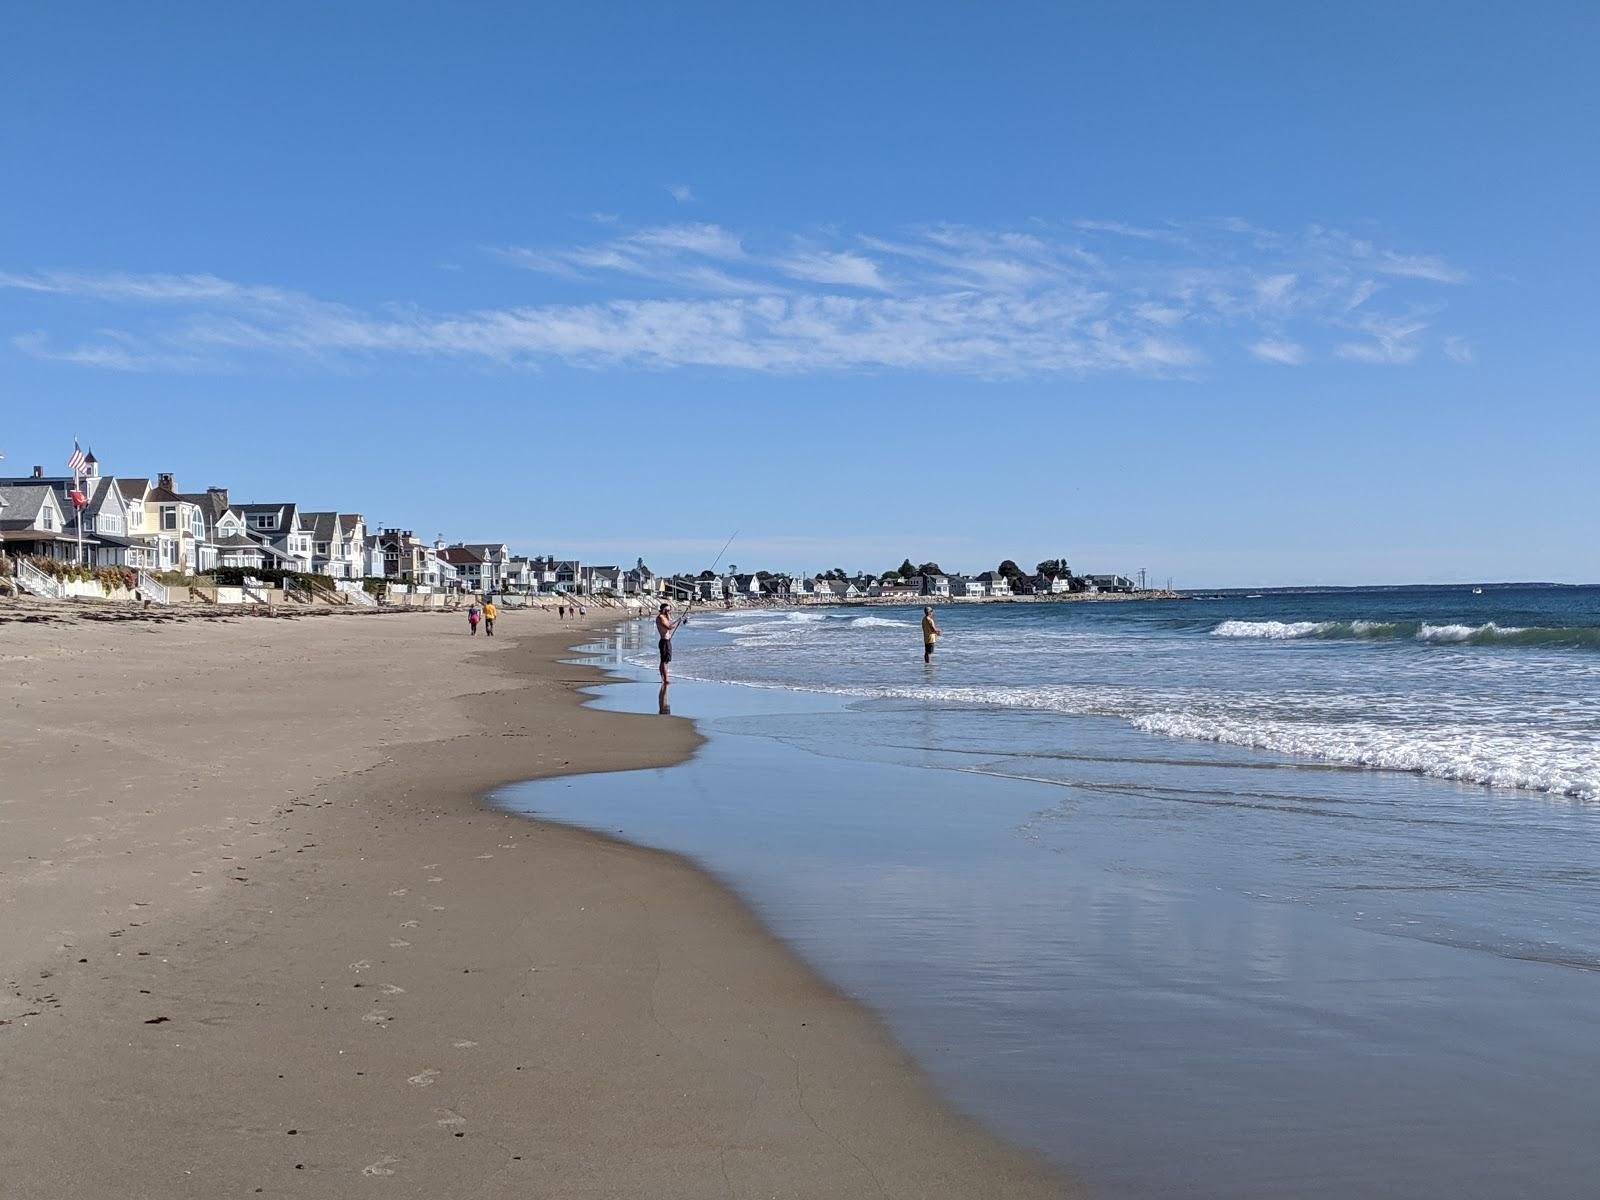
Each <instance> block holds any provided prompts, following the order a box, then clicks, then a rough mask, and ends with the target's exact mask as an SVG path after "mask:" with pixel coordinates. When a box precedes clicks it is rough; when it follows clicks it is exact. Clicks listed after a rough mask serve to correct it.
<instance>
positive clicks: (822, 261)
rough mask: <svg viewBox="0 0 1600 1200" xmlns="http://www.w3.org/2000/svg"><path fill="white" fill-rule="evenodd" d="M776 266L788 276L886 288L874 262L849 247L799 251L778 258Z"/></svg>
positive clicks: (843, 284)
mask: <svg viewBox="0 0 1600 1200" xmlns="http://www.w3.org/2000/svg"><path fill="white" fill-rule="evenodd" d="M777 267H778V270H780V271H782V272H783V273H784V274H785V275H787V276H789V277H790V278H791V279H802V280H805V281H806V282H808V283H836V284H840V285H842V286H844V287H855V288H870V289H872V290H874V291H880V292H881V291H887V290H889V284H888V283H887V281H886V280H885V279H884V278H883V275H882V274H881V273H880V272H879V270H878V264H877V263H875V262H874V261H873V260H872V259H870V258H867V257H866V256H865V255H861V254H851V253H849V252H848V251H840V252H832V251H827V250H814V251H808V252H800V253H796V254H793V255H791V256H790V257H788V258H785V259H781V260H780V261H779V262H778V263H777Z"/></svg>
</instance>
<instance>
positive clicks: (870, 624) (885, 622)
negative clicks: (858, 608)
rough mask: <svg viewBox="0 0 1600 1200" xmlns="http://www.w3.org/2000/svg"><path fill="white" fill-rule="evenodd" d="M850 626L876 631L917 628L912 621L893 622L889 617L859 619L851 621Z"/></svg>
mask: <svg viewBox="0 0 1600 1200" xmlns="http://www.w3.org/2000/svg"><path fill="white" fill-rule="evenodd" d="M850 624H851V625H852V626H854V627H855V628H857V629H860V628H863V627H865V628H869V629H874V628H883V629H915V628H916V626H915V625H913V624H912V623H911V622H910V621H896V620H893V619H891V618H889V617H857V618H856V619H855V620H853V621H851V622H850Z"/></svg>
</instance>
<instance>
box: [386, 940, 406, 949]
mask: <svg viewBox="0 0 1600 1200" xmlns="http://www.w3.org/2000/svg"><path fill="white" fill-rule="evenodd" d="M409 945H411V943H410V942H408V941H406V940H405V938H395V939H394V941H392V942H390V943H389V949H391V950H404V949H405V948H406V947H407V946H409Z"/></svg>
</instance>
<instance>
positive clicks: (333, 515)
mask: <svg viewBox="0 0 1600 1200" xmlns="http://www.w3.org/2000/svg"><path fill="white" fill-rule="evenodd" d="M223 495H224V497H226V495H227V493H226V492H224V493H223ZM300 526H301V528H302V529H304V530H305V531H307V532H308V533H309V534H310V536H311V569H312V570H313V571H315V572H316V573H317V574H318V575H326V576H328V577H329V578H331V579H360V578H361V577H362V576H363V575H364V574H366V565H367V562H366V560H367V554H366V543H367V523H366V520H365V519H364V518H363V517H362V516H361V514H360V513H340V512H303V513H301V514H300Z"/></svg>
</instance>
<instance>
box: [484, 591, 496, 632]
mask: <svg viewBox="0 0 1600 1200" xmlns="http://www.w3.org/2000/svg"><path fill="white" fill-rule="evenodd" d="M499 615H500V610H499V609H498V608H496V607H495V606H494V601H493V600H485V601H484V602H483V632H484V633H485V634H486V635H487V636H488V637H493V636H494V619H495V618H496V617H498V616H499Z"/></svg>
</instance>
